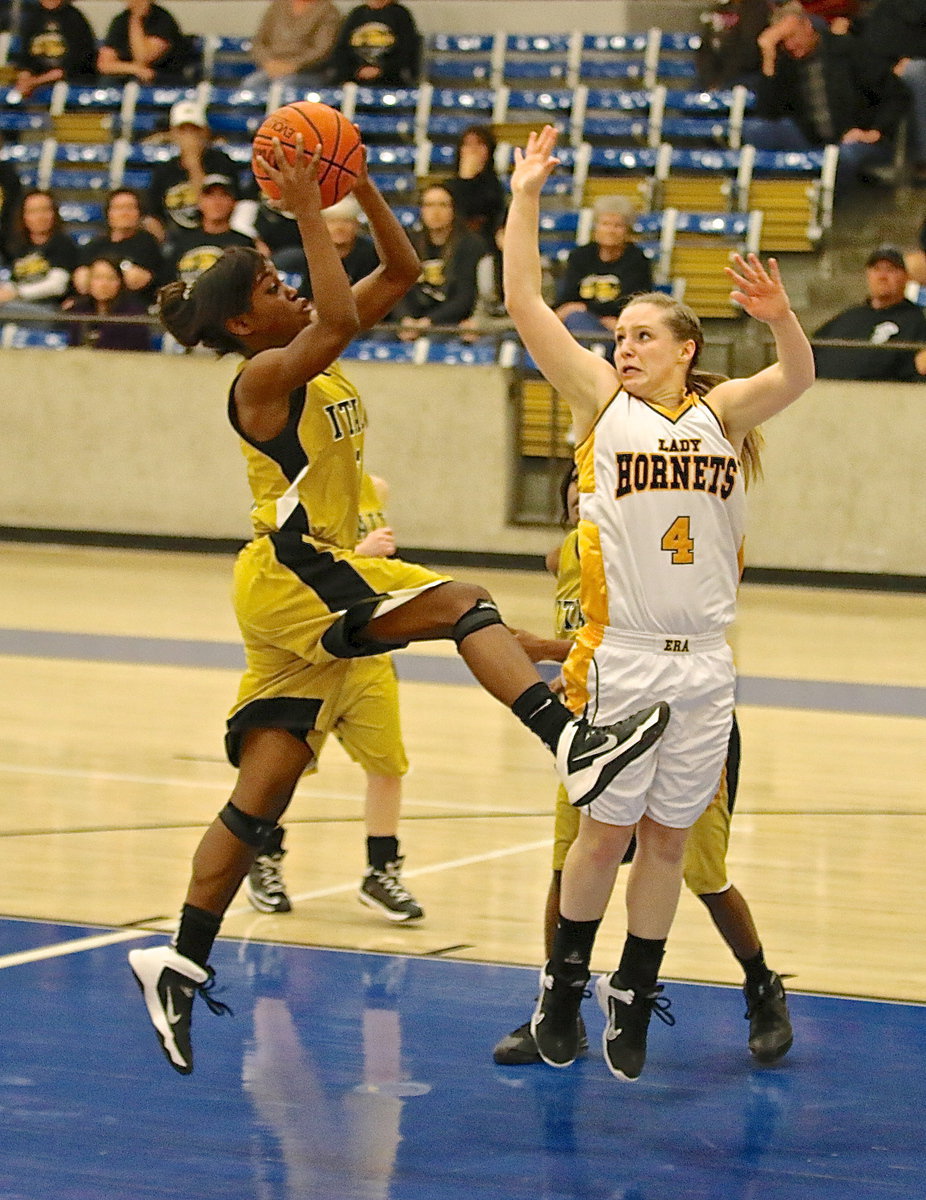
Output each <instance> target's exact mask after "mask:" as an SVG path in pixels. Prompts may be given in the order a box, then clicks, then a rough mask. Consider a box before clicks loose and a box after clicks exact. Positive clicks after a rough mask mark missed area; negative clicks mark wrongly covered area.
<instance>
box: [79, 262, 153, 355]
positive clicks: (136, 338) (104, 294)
mask: <svg viewBox="0 0 926 1200" xmlns="http://www.w3.org/2000/svg"><path fill="white" fill-rule="evenodd" d="M84 270H85V271H86V273H87V276H86V286H87V291H86V294H85V295H81V296H78V297H77V298H76V299H75V300H74V302H73V304H71V305H70V307H69V308H68V311H69V312H72V313H74V314H75V315H79V314H86V315H91V314H92V315H93V316H97V317H143V316H145V314H146V313H147V311H148V306H147V304H145V302H144V301H143V300H141V299H140V298H139V297H138V296H137V295H135V294H134V293H133V292H132V291H131V289H130V288H129V287H128V286H127V284H126V281H125V276H124V275H123V273H122V266H121V265H120V263H119V260H118V259H116V258H113V257H111V256H109V255H106V254H96V255H94V256H93V258H92V259H91V260H90V262H89V263H88V264H87V266H86V267H85V268H84ZM71 344H72V345H74V346H83V345H87V346H93V347H95V348H96V349H97V350H148V349H150V348H151V334H150V331H149V329H148V326H147V324H146V323H145V322H144V321H139V322H138V323H130V322H128V321H126V322H122V321H119V322H116V321H110V322H107V321H100V322H99V323H95V322H87V323H86V324H85V323H83V322H81V323H80V324H75V325H73V326H72V328H71Z"/></svg>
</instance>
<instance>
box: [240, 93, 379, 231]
mask: <svg viewBox="0 0 926 1200" xmlns="http://www.w3.org/2000/svg"><path fill="white" fill-rule="evenodd" d="M298 133H301V134H302V140H303V144H304V145H305V149H306V153H307V154H311V153H312V152H313V151H314V149H315V147H316V146H318V145H320V146H321V148H322V155H321V162H320V163H319V166H318V184H319V187H320V188H321V193H322V208H328V207H329V205H331V204H337V202H338V201H339V200H343V199H344V197H345V196H346V195H347V193H348V192H349V191H350V190H351V188H352V187H353V186H354V183H355V181H356V179H357V172H358V171H359V170H360V164H361V161H362V158H363V146H362V144H361V141H360V134H359V133H358V132H357V130H356V129H355V128H354V127H353V125H351V123H350V121H348V120H347V118H346V117H344V116H342V115H341V113H339V112H338V110H337V109H336V108H331V107H329V106H328V105H327V104H318V103H316V102H314V101H312V100H297V101H296V102H295V103H293V104H284V105H283V107H282V108H278V109H277V110H276V112H272V113H271V114H270V116H269V117H267V119H266V120H265V121H264V123H263V125H261V127H260V129H258V131H257V133H256V135H255V137H254V144H253V149H252V152H251V169H252V170H253V172H254V178H255V179H256V180H257V182H258V184H259V185H260V189H261V191H262V192H263V193H264V194H265V195H267V196H269V197H270V199H271V200H278V199H279V197H280V189H279V188H278V187H277V186H276V184H275V183H274V182H273V181H272V180H271V179H269V178H268V177H267V175H266V174H265V172H264V171H263V170H262V169H261V167H260V165H259V163H258V162H257V156H258V154H260V155H262V156H263V158H265V159H266V160H267V162H269V163H270V164H271V165H272V164H273V139H274V138H279V140H280V144H281V146H282V147H283V153H284V154H285V155H286V157H287V158H288V159H289V161H290V162H292V161H293V159H294V158H295V153H296V134H298Z"/></svg>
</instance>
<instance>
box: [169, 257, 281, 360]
mask: <svg viewBox="0 0 926 1200" xmlns="http://www.w3.org/2000/svg"><path fill="white" fill-rule="evenodd" d="M266 270H267V262H266V259H264V258H263V256H262V255H260V254H258V252H257V251H256V250H253V249H251V247H250V246H230V247H229V248H228V249H227V250H226V251H225V252H224V253H223V255H222V257H221V258H220V259H219V260H218V261H217V262H216V263H214V264H213V265H212V266H211V267H209V269H208V270H206V271H204V272H203V273H202V275H200V276H199V278H198V279H197V280H196V281H195V282H194V283H183V282H182V281H181V280H175V281H174V282H173V283H169V284H167V286H166V287H162V288H161V290H160V291H159V292H158V315H159V316H160V318H161V324H162V325H163V326H164V328H165V329H166V330H167V332H168V333H169V334H171V336H173V337H175V338H176V339H177V341H178V342H179V343H180V345H181V346H190V347H192V346H206V347H207V348H208V349H210V350H217V351H218V352H219V354H235V353H239V354H240V353H243V352H244V349H245V347H244V345H243V344H242V342H241V341H240V340H239V339H238V338H236V337H235V335H234V334H232V333H229V332H228V330H227V329H226V328H225V322H226V321H228V320H230V319H231V318H232V317H240V316H241V315H242V314H243V313H246V312H247V311H248V310H249V309H250V307H251V297H252V295H253V292H254V285H255V283H256V282H257V280H258V279H259V278H260V276H261V275H262V274H263V272H264V271H266Z"/></svg>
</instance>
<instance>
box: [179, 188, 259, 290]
mask: <svg viewBox="0 0 926 1200" xmlns="http://www.w3.org/2000/svg"><path fill="white" fill-rule="evenodd" d="M237 197H238V190H237V187H236V185H235V181H234V179H232V178H231V177H230V176H228V175H207V176H206V178H205V179H204V180H203V186H202V190H201V191H200V193H199V201H198V203H197V207H198V208H199V213H200V217H201V222H202V223H201V224H200V226H199V228H197V229H182V230H178V231H177V233H176V235H175V236H174V238H173V240H172V242H171V258H172V263H173V268H174V278H175V279H182V280H183V282H184V283H194V282H195V281H196V280H197V279H198V278H199V277H200V275H202V273H203V271H208V269H209V268H210V267H211V266H213V265H214V264H215V263H217V262H218V261H219V259H220V258H221V257H222V251H223V250H225V249H227V248H228V247H229V246H250V247H252V248H253V247H254V239H253V238H251V237H248V236H247V235H246V234H244V233H239V232H238V231H237V230H236V229H232V227H231V215H232V213H233V212H234V209H235V204H236V202H237Z"/></svg>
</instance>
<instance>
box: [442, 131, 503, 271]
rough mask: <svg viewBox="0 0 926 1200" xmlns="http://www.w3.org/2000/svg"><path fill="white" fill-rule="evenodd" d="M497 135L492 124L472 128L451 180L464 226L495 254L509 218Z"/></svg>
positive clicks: (462, 144)
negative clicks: (498, 233)
mask: <svg viewBox="0 0 926 1200" xmlns="http://www.w3.org/2000/svg"><path fill="white" fill-rule="evenodd" d="M495 148H496V143H495V135H494V134H493V133H492V130H491V128H490V127H489V126H488V125H470V126H468V128H466V129H464V130H463V132H462V133H461V134H460V141H459V144H458V145H457V154H456V164H455V166H456V174H455V175H454V177H453V178H452V179H448V180H447V187H448V189H449V191H450V194H451V196H453V202H454V204H455V205H456V211H457V212H458V213H459V215H460V217H461V219H462V221H463V223H464V225H465V226H466V228H467V229H469V230H471V231H472V232H473V233H478V234H479V236H480V237H481V238H482V240H483V241H484V242H485V244H486V248H487V250H489V251H491V250H492V249H493V248H494V246H495V231H496V230H497V229H498V228H499V226H500V225H501V224H502V221H503V220H504V216H505V202H506V197H505V188H504V185H503V184H502V181H501V180H500V179H499V177H498V175H497V174H496V173H495Z"/></svg>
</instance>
